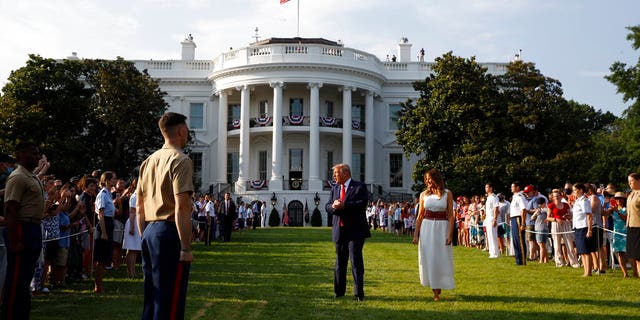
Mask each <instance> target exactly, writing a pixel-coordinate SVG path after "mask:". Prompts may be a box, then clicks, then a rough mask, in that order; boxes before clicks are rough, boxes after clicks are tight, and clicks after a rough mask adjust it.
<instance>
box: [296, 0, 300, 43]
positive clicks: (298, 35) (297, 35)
mask: <svg viewBox="0 0 640 320" xmlns="http://www.w3.org/2000/svg"><path fill="white" fill-rule="evenodd" d="M296 37H298V38H299V37H300V0H298V33H297V34H296Z"/></svg>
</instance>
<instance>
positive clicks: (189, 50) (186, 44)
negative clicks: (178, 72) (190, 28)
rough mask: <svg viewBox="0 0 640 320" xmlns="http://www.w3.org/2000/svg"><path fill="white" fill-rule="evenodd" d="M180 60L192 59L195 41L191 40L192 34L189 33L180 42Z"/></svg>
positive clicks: (194, 54) (193, 57) (194, 53)
mask: <svg viewBox="0 0 640 320" xmlns="http://www.w3.org/2000/svg"><path fill="white" fill-rule="evenodd" d="M180 43H181V44H182V60H194V59H195V56H196V43H195V42H193V36H191V34H189V36H188V37H186V38H185V39H184V40H183V41H182V42H180Z"/></svg>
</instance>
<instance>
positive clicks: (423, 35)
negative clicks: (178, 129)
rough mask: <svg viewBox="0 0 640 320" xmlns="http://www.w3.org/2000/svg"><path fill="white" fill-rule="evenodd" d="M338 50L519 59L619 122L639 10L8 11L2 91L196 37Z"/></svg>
mask: <svg viewBox="0 0 640 320" xmlns="http://www.w3.org/2000/svg"><path fill="white" fill-rule="evenodd" d="M297 1H300V36H302V37H322V38H326V39H329V40H342V41H343V43H344V45H345V46H347V47H352V48H356V49H359V50H363V51H367V52H369V53H372V54H375V55H376V56H378V57H379V58H380V59H384V57H385V56H386V55H387V54H393V53H395V52H396V51H395V50H396V44H397V43H398V41H399V40H400V38H401V37H407V38H408V39H409V42H410V43H412V44H413V51H414V54H413V56H416V55H417V52H418V50H420V48H424V49H425V50H426V60H427V61H433V59H434V58H436V57H438V56H441V55H442V54H444V53H446V52H448V51H453V53H454V54H455V55H457V56H462V57H470V56H475V57H476V59H477V61H480V62H508V61H510V60H511V59H512V58H513V56H514V54H515V53H517V52H518V50H519V49H522V56H523V59H524V60H526V61H531V62H534V63H535V64H536V66H537V68H538V69H540V71H541V72H542V73H543V74H545V75H546V76H548V77H552V78H555V79H557V80H559V81H560V82H562V84H563V88H564V94H565V98H567V99H573V100H576V101H578V102H580V103H586V104H589V105H591V106H593V107H595V108H596V109H602V110H605V111H611V112H613V113H614V114H616V115H620V114H621V113H622V111H623V110H624V109H625V108H626V107H627V106H628V105H629V103H627V104H625V103H623V101H622V96H621V95H619V94H616V88H615V87H614V86H613V85H611V84H610V83H609V82H608V81H606V80H604V79H603V76H604V75H606V74H608V72H609V67H610V66H611V64H612V63H613V62H614V61H622V62H626V63H629V64H635V63H637V61H638V57H639V56H640V52H638V51H634V50H633V49H632V48H631V45H630V42H629V41H627V40H626V35H627V33H628V30H627V29H625V27H627V26H632V25H638V24H640V15H639V14H638V13H639V12H640V1H636V0H620V1H616V0H610V1H604V0H602V1H596V0H583V1H581V0H556V1H552V0H438V1H435V0H394V1H389V0H322V1H319V0H290V1H289V2H288V3H286V4H283V5H281V4H280V3H279V0H233V1H229V0H184V1H178V0H126V1H125V0H113V1H98V0H64V1H61V0H53V1H52V0H20V1H15V0H0V30H2V32H1V33H0V43H2V46H0V61H2V63H0V85H4V84H5V83H6V81H7V78H8V76H9V73H10V71H11V70H15V69H18V68H20V67H21V66H24V64H25V61H26V60H27V58H28V57H27V55H28V54H29V53H37V54H40V55H42V56H44V57H51V58H64V57H67V56H69V55H70V54H71V52H74V51H75V52H78V55H79V56H80V57H81V58H106V59H112V58H115V57H117V56H122V57H124V58H126V59H154V60H163V59H179V58H180V43H179V42H180V41H181V40H182V39H184V38H185V36H186V35H188V34H190V33H191V34H193V37H194V40H195V41H196V44H197V46H198V48H197V49H196V59H213V58H215V57H216V56H217V55H219V54H220V53H222V52H223V51H225V50H228V49H229V47H234V48H238V47H243V46H246V45H248V44H249V43H250V42H253V41H254V38H253V35H254V33H255V32H254V29H255V28H256V27H258V28H259V34H260V36H261V38H263V39H264V38H268V37H292V36H295V35H296V15H297Z"/></svg>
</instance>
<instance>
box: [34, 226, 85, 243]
mask: <svg viewBox="0 0 640 320" xmlns="http://www.w3.org/2000/svg"><path fill="white" fill-rule="evenodd" d="M94 231H95V228H94ZM87 232H89V230H88V229H87V230H85V231H80V232H77V233H74V234H70V235H68V236H64V237H57V238H53V239H47V240H42V242H43V243H44V242H51V241H58V240H61V239H66V238H71V237H73V236H77V235H80V234H83V233H87Z"/></svg>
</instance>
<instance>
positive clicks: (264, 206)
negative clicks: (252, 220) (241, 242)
mask: <svg viewBox="0 0 640 320" xmlns="http://www.w3.org/2000/svg"><path fill="white" fill-rule="evenodd" d="M260 227H262V228H266V227H267V202H266V201H263V202H262V206H261V207H260Z"/></svg>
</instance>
